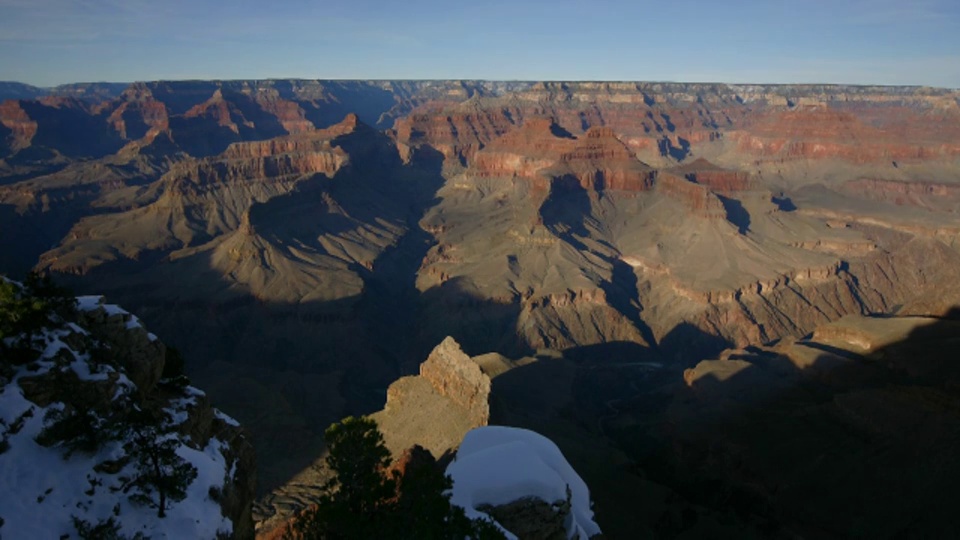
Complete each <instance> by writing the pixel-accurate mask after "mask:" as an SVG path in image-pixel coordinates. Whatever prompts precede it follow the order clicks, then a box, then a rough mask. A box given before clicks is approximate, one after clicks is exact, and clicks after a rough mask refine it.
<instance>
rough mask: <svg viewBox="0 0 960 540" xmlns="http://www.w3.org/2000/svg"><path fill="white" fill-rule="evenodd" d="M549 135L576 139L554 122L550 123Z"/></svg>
mask: <svg viewBox="0 0 960 540" xmlns="http://www.w3.org/2000/svg"><path fill="white" fill-rule="evenodd" d="M504 112H506V111H504ZM508 119H509V117H508ZM550 133H551V134H552V135H553V136H554V137H560V138H561V139H576V137H574V136H573V133H570V132H569V131H567V130H566V129H564V128H563V126H561V125H560V124H558V123H556V122H551V123H550Z"/></svg>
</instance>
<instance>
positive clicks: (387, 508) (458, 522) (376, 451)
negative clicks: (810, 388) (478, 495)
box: [285, 417, 503, 540]
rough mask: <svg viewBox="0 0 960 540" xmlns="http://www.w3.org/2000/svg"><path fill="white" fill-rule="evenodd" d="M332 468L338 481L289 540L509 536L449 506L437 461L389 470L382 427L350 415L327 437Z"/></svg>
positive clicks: (446, 484)
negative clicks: (472, 519)
mask: <svg viewBox="0 0 960 540" xmlns="http://www.w3.org/2000/svg"><path fill="white" fill-rule="evenodd" d="M324 439H325V440H326V443H327V450H328V455H327V465H328V466H329V467H330V470H331V471H333V473H334V475H335V476H334V477H333V478H332V479H331V480H330V481H329V482H327V483H326V484H324V486H323V494H322V495H321V497H320V500H319V502H318V503H317V505H316V506H315V507H313V508H310V509H308V510H306V511H304V512H303V513H302V514H301V515H300V516H299V517H298V518H297V519H296V520H295V521H294V523H293V526H292V527H291V528H290V529H289V530H288V531H287V534H286V535H285V538H287V539H288V540H316V539H366V538H378V539H385V540H389V539H408V538H417V539H423V540H448V539H449V540H454V539H456V540H462V539H464V538H474V539H480V540H487V539H490V540H493V539H500V538H503V535H502V534H501V533H500V531H499V530H498V529H497V528H496V527H494V526H493V525H492V524H491V523H490V522H486V521H480V520H475V521H471V520H470V519H468V518H467V517H466V516H465V515H464V513H463V510H462V509H461V508H459V507H456V506H453V505H451V504H450V495H449V494H447V493H446V491H447V490H449V488H450V486H451V480H450V477H448V476H445V475H444V474H443V471H441V470H440V469H439V468H438V467H437V466H436V463H435V462H433V461H432V459H433V458H432V456H431V457H430V461H429V462H428V463H425V464H421V465H419V466H408V467H407V469H406V471H405V473H404V475H403V476H400V475H399V473H397V472H395V471H394V472H392V473H388V470H389V469H388V467H389V466H390V452H389V450H387V448H386V446H385V445H384V442H383V435H382V434H381V433H380V431H379V430H378V429H377V424H376V422H374V421H373V420H370V419H368V418H354V417H348V418H345V419H344V420H343V421H342V422H340V423H339V424H334V425H332V426H330V427H329V428H328V429H327V430H326V432H325V433H324Z"/></svg>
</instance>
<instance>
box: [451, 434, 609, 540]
mask: <svg viewBox="0 0 960 540" xmlns="http://www.w3.org/2000/svg"><path fill="white" fill-rule="evenodd" d="M447 474H449V475H450V477H451V478H452V479H453V490H452V497H451V499H450V502H451V503H453V504H455V505H457V506H459V507H461V508H463V509H464V511H465V512H466V514H467V516H468V517H470V518H484V519H492V518H490V516H489V515H487V514H486V513H484V512H481V511H479V510H478V509H477V508H478V507H479V506H483V505H492V506H499V505H502V504H507V503H510V502H513V501H516V500H518V499H521V498H524V497H536V498H539V499H542V500H543V501H545V502H547V503H553V502H556V501H565V500H566V498H567V489H568V488H569V490H570V495H571V498H570V503H571V509H570V518H571V519H569V520H568V522H567V523H566V524H565V525H566V527H567V536H568V538H573V537H575V535H579V537H580V538H584V539H585V538H590V537H591V536H593V535H596V534H599V533H600V527H599V526H598V525H597V524H596V522H594V521H593V510H591V508H590V491H589V489H588V488H587V484H586V483H585V482H584V481H583V480H582V479H581V478H580V476H579V475H578V474H577V472H576V471H575V470H573V467H571V466H570V464H569V463H568V462H567V460H566V459H565V458H564V457H563V454H562V453H561V452H560V449H559V448H557V445H556V444H554V443H553V441H551V440H550V439H547V438H546V437H544V436H542V435H539V434H537V433H534V432H532V431H529V430H525V429H519V428H510V427H502V426H487V427H480V428H476V429H473V430H471V431H470V432H469V433H467V435H466V436H465V437H464V438H463V442H462V443H461V444H460V449H459V450H457V457H456V460H454V461H453V463H451V464H450V465H449V466H448V467H447ZM508 537H509V538H516V537H515V536H514V535H512V534H508Z"/></svg>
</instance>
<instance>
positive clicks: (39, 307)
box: [0, 273, 77, 364]
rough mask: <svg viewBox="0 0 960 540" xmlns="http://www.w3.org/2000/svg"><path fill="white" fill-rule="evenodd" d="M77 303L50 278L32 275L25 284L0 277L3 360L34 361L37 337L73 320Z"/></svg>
mask: <svg viewBox="0 0 960 540" xmlns="http://www.w3.org/2000/svg"><path fill="white" fill-rule="evenodd" d="M76 303H77V302H76V299H75V298H73V297H72V296H70V294H69V292H68V291H67V290H66V289H63V288H61V287H57V286H56V285H54V284H53V281H52V280H51V279H50V276H41V275H40V274H36V273H31V274H29V275H28V276H27V279H26V280H24V282H23V285H20V284H18V283H15V282H13V281H9V280H7V279H6V278H2V277H0V357H2V358H3V359H4V360H5V361H6V362H9V363H11V364H25V363H27V362H29V361H31V360H33V359H35V358H36V356H37V355H36V352H35V351H33V350H32V347H31V346H32V345H33V343H32V341H33V340H34V338H35V337H37V336H38V335H39V333H40V331H41V330H42V329H43V328H44V327H49V326H53V324H52V323H54V322H56V323H62V322H63V321H64V320H73V319H74V318H75V315H76Z"/></svg>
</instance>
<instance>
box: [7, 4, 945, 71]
mask: <svg viewBox="0 0 960 540" xmlns="http://www.w3.org/2000/svg"><path fill="white" fill-rule="evenodd" d="M0 14H2V17H0V80H9V81H20V82H25V83H29V84H34V85H37V86H53V85H57V84H63V83H70V82H84V81H114V82H127V81H134V80H159V79H263V78H287V77H291V78H311V79H312V78H321V79H490V80H673V81H691V82H695V81H711V82H728V83H748V82H751V83H844V84H897V85H899V84H903V85H926V86H939V87H948V88H958V87H960V4H958V3H957V2H956V1H955V0H915V1H911V2H904V1H902V0H836V1H829V0H813V1H811V2H807V3H802V4H798V3H796V2H786V1H779V0H777V1H771V0H743V1H734V2H715V1H709V2H706V1H695V0H679V1H676V2H672V3H670V4H669V5H667V4H665V3H663V2H650V1H639V2H629V1H621V0H592V1H590V2H585V1H580V2H577V1H569V0H559V1H554V2H545V1H541V0H534V1H527V2H523V3H518V2H511V1H505V0H491V1H490V2H484V3H476V2H473V3H466V2H457V3H452V2H444V1H441V0H413V1H410V2H404V3H400V2H386V1H356V2H346V3H343V2H336V3H334V2H325V1H321V2H310V1H308V0H290V1H283V2H276V3H267V2H260V1H254V0H237V1H235V2H231V3H230V4H229V5H224V4H223V3H221V2H215V1H213V0H190V1H187V0H168V1H165V2H154V1H151V0H90V1H88V2H77V1H74V0H0Z"/></svg>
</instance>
